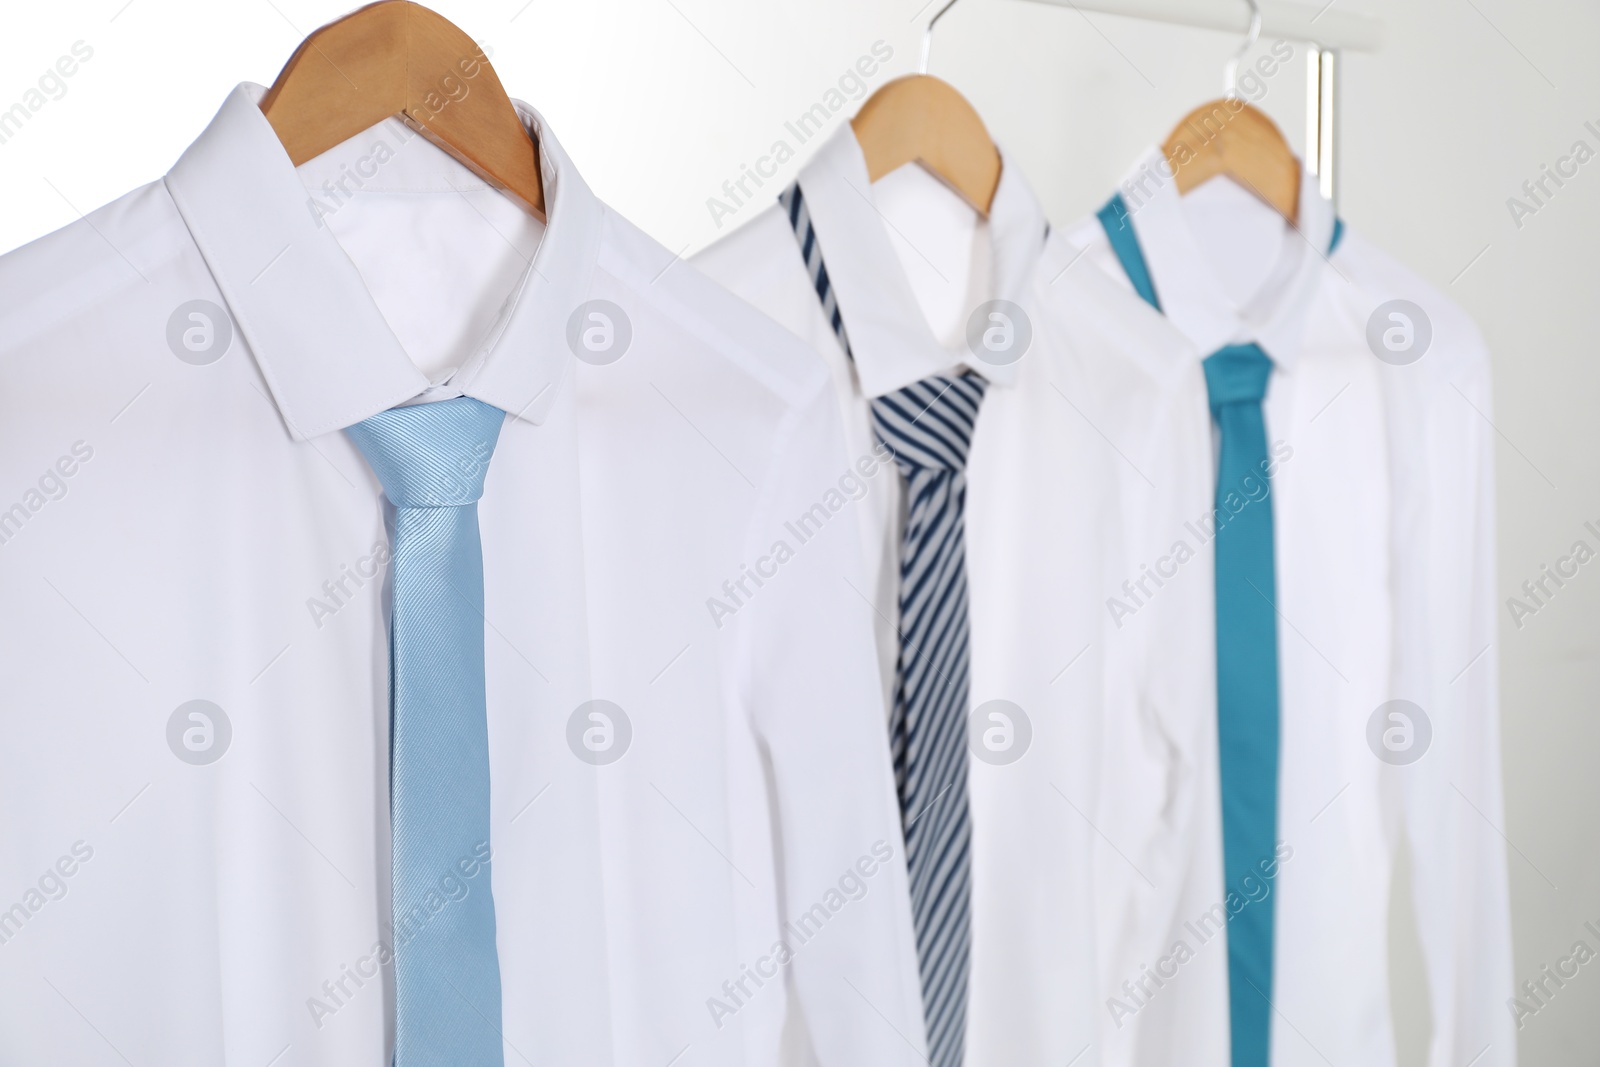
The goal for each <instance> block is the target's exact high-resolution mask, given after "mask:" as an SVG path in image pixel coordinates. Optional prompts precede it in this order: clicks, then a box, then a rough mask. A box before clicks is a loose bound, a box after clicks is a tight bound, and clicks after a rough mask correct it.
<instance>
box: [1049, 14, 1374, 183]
mask: <svg viewBox="0 0 1600 1067" xmlns="http://www.w3.org/2000/svg"><path fill="white" fill-rule="evenodd" d="M1034 2H1036V3H1044V4H1055V5H1056V6H1058V7H1070V8H1073V9H1075V10H1077V11H1079V12H1080V13H1081V12H1085V11H1093V12H1097V13H1099V14H1105V15H1122V16H1124V17H1126V18H1136V19H1147V20H1150V21H1153V22H1166V23H1170V24H1173V25H1179V26H1195V27H1199V28H1200V29H1207V30H1237V31H1240V32H1243V31H1245V30H1246V29H1248V28H1250V27H1251V23H1252V21H1253V19H1254V18H1255V15H1256V13H1259V17H1260V26H1259V30H1260V32H1261V33H1263V34H1270V35H1272V36H1274V37H1279V38H1284V39H1287V40H1295V41H1305V42H1307V43H1308V44H1310V45H1311V46H1312V47H1313V49H1314V51H1313V52H1312V54H1311V57H1310V62H1309V63H1308V64H1307V81H1306V147H1305V159H1304V163H1305V167H1306V169H1307V170H1309V171H1310V172H1311V173H1312V174H1315V175H1316V176H1317V183H1318V185H1319V186H1320V187H1321V190H1322V195H1323V196H1326V197H1327V198H1328V199H1329V200H1332V201H1334V202H1335V203H1337V202H1338V190H1339V170H1338V158H1339V157H1338V154H1339V123H1338V119H1339V110H1338V103H1339V94H1338V89H1339V83H1338V69H1339V56H1340V53H1341V52H1375V51H1377V50H1378V47H1379V45H1380V44H1381V43H1382V37H1383V24H1382V23H1381V22H1380V21H1379V20H1378V19H1376V18H1374V17H1372V16H1370V15H1364V14H1360V13H1358V12H1353V11H1345V10H1342V9H1337V8H1335V7H1334V6H1333V2H1332V0H1328V2H1326V3H1322V4H1320V5H1312V4H1300V3H1292V2H1289V0H1258V2H1256V3H1250V2H1248V0H1246V2H1244V3H1241V2H1240V0H1034ZM1252 9H1253V10H1252Z"/></svg>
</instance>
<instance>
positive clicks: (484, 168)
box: [261, 0, 545, 221]
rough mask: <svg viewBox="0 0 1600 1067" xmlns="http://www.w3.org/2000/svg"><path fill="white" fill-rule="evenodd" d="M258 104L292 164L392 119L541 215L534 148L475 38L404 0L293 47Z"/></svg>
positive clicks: (370, 8) (384, 0)
mask: <svg viewBox="0 0 1600 1067" xmlns="http://www.w3.org/2000/svg"><path fill="white" fill-rule="evenodd" d="M261 110H262V111H263V112H265V113H266V116H267V121H268V122H270V123H271V124H272V128H273V130H274V131H275V132H276V133H277V135H278V139H279V140H280V141H282V142H283V147H284V149H285V150H286V151H287V152H288V153H289V159H290V161H291V162H292V163H294V165H295V166H297V167H298V166H299V165H300V164H302V163H304V162H306V161H307V160H308V159H312V158H314V157H316V156H319V155H321V154H322V153H323V152H326V151H327V150H328V149H330V148H332V147H334V146H335V145H337V144H340V143H341V142H343V141H346V140H348V139H349V138H351V137H354V136H355V135H356V134H358V133H360V132H361V131H362V130H365V129H368V128H369V127H371V126H374V125H376V124H377V123H379V122H382V121H383V120H384V119H386V118H389V117H390V116H392V115H398V116H399V117H400V118H401V119H402V120H404V122H405V123H406V125H408V126H411V127H413V128H414V129H416V130H417V131H418V132H420V133H421V134H422V135H423V136H424V137H426V138H427V139H428V140H430V141H432V142H433V143H434V144H436V145H438V146H439V147H440V148H442V149H444V150H445V151H446V152H448V153H450V155H452V156H454V157H455V158H456V159H457V160H458V161H460V163H461V164H462V165H463V166H465V167H466V168H467V169H469V170H471V171H472V172H473V173H474V174H476V175H478V177H480V178H482V179H484V180H485V181H487V182H489V183H490V184H491V185H493V186H495V187H496V188H497V189H499V190H500V191H501V192H502V193H504V194H505V195H507V196H509V197H511V198H512V199H514V200H516V201H518V202H520V203H521V204H522V206H523V207H524V208H526V209H527V210H528V211H530V212H531V213H532V214H533V215H535V216H536V217H538V218H539V219H540V221H543V220H544V217H545V214H544V212H545V202H544V182H543V180H542V179H541V177H540V174H539V146H538V145H537V144H536V143H535V142H534V140H533V138H532V137H531V136H530V135H529V133H528V131H527V130H526V129H525V128H524V127H523V125H522V119H521V118H520V117H519V116H518V115H517V111H516V108H515V107H514V106H512V103H511V98H510V97H509V96H507V95H506V91H505V89H504V88H503V87H502V86H501V85H500V79H499V78H498V77H497V76H496V75H495V72H494V68H493V67H491V66H490V65H489V61H488V59H487V58H486V57H485V56H484V54H483V50H482V49H481V48H480V47H479V46H478V44H477V43H476V42H475V41H473V39H472V38H470V37H468V36H467V35H466V34H465V33H463V32H462V31H461V30H460V29H458V28H457V27H456V26H455V25H454V24H452V23H451V22H450V21H449V20H447V19H445V18H444V17H443V16H441V15H439V14H437V13H436V12H433V11H430V10H428V9H427V8H425V7H423V6H422V5H421V4H414V3H411V2H409V0H379V2H378V3H375V4H369V5H367V6H366V7H363V8H361V9H360V10H358V11H355V12H353V13H351V14H349V15H346V16H345V17H344V18H341V19H339V20H337V21H335V22H330V23H328V25H326V26H324V27H322V28H321V29H320V30H317V31H316V32H315V33H313V34H312V35H311V36H309V37H307V38H306V39H305V40H304V41H302V42H301V43H300V47H299V48H297V49H295V53H294V55H293V56H291V57H289V62H288V63H287V64H285V66H284V68H283V72H282V73H281V74H279V75H278V80H277V81H275V82H273V83H272V88H271V89H269V90H267V95H266V96H265V97H264V98H262V101H261Z"/></svg>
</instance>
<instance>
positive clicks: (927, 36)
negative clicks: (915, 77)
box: [918, 0, 956, 74]
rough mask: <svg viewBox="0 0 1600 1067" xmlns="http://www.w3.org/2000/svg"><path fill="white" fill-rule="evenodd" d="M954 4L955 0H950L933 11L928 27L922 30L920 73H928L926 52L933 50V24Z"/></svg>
mask: <svg viewBox="0 0 1600 1067" xmlns="http://www.w3.org/2000/svg"><path fill="white" fill-rule="evenodd" d="M955 6H956V0H950V2H949V3H948V4H946V5H944V6H943V7H941V8H940V9H939V10H938V11H935V12H934V14H933V18H931V19H929V20H928V28H927V29H925V30H923V31H922V66H921V67H919V68H918V71H919V72H920V73H922V74H926V73H928V54H929V53H930V52H931V51H933V24H934V23H936V22H938V21H939V20H940V19H942V18H944V13H945V12H946V11H949V10H950V9H951V8H953V7H955Z"/></svg>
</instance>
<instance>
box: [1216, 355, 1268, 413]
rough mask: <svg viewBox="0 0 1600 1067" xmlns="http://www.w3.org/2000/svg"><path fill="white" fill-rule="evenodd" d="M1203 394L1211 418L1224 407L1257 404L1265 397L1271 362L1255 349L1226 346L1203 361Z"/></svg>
mask: <svg viewBox="0 0 1600 1067" xmlns="http://www.w3.org/2000/svg"><path fill="white" fill-rule="evenodd" d="M1205 370H1206V393H1207V394H1208V395H1209V396H1210V397H1211V412H1212V414H1213V415H1215V414H1216V413H1217V412H1218V411H1219V410H1220V409H1221V408H1222V407H1223V406H1224V405H1226V404H1243V403H1251V404H1259V403H1260V402H1261V398H1262V397H1264V396H1266V395H1267V379H1268V378H1270V377H1271V376H1272V360H1271V359H1270V358H1269V357H1268V356H1267V354H1266V353H1265V352H1263V351H1261V348H1260V346H1259V345H1255V344H1248V345H1228V346H1227V347H1225V348H1219V349H1217V350H1216V351H1215V352H1213V353H1212V354H1211V355H1209V356H1207V357H1206V359H1205Z"/></svg>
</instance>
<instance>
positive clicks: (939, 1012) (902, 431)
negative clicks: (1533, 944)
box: [779, 185, 988, 1067]
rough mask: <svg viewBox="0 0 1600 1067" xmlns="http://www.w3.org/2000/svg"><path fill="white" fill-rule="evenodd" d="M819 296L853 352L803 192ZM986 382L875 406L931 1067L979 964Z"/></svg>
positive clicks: (934, 387) (896, 723) (902, 784)
mask: <svg viewBox="0 0 1600 1067" xmlns="http://www.w3.org/2000/svg"><path fill="white" fill-rule="evenodd" d="M779 203H781V204H782V205H783V207H784V209H785V210H786V211H787V212H788V214H789V221H790V224H791V225H792V226H793V227H794V232H795V238H796V240H798V241H799V243H800V254H801V256H802V257H803V258H804V260H805V262H806V266H807V269H808V270H809V272H810V274H811V279H812V283H813V285H814V286H815V288H816V292H817V299H818V300H819V301H821V304H822V311H823V314H824V316H826V317H827V319H828V321H829V323H830V324H831V325H832V326H833V329H834V332H835V333H836V334H837V335H838V338H839V344H840V346H841V347H843V349H844V351H845V355H846V356H849V357H851V358H854V357H853V354H852V353H851V351H850V340H849V337H848V335H847V334H846V332H845V328H844V320H843V318H842V317H841V316H840V314H839V306H838V303H837V301H836V300H835V299H834V296H833V291H832V286H831V285H830V283H829V281H828V269H827V266H826V265H825V264H824V263H823V261H822V249H821V247H820V245H819V244H818V242H817V234H816V229H815V228H814V227H813V226H812V224H811V217H810V213H809V212H808V211H807V210H806V206H805V198H804V196H803V195H802V193H801V191H800V187H799V186H798V185H793V186H790V187H789V188H788V189H787V190H785V192H784V193H783V195H782V196H780V197H779ZM987 385H988V383H987V381H986V380H985V379H984V378H982V377H980V376H978V375H976V374H970V373H968V374H963V375H960V376H958V377H931V378H926V379H924V380H922V381H920V382H915V383H913V384H911V385H908V386H906V387H905V388H904V389H901V390H898V391H897V392H894V393H890V394H888V395H886V396H880V397H875V398H874V399H873V400H872V401H871V412H872V424H873V429H874V430H875V431H876V433H877V436H878V439H879V440H881V441H882V442H883V443H884V445H885V446H886V447H887V448H888V449H889V450H890V451H891V452H892V453H893V454H894V457H895V465H896V467H898V469H899V471H900V475H901V477H902V479H903V481H904V486H905V499H906V511H907V514H906V525H905V531H904V532H903V534H902V535H901V539H900V594H899V603H900V651H899V658H898V660H897V662H896V664H895V692H894V706H893V708H892V709H891V710H890V722H889V736H890V748H891V751H892V753H893V756H894V772H895V785H896V788H897V790H898V792H899V796H900V813H901V822H902V825H903V828H904V832H905V847H906V867H907V872H908V875H909V877H910V882H911V912H912V920H913V922H914V924H915V928H916V937H917V959H918V966H919V968H920V971H921V978H922V1004H923V1015H924V1018H925V1020H926V1022H927V1032H928V1063H929V1065H930V1067H960V1065H961V1062H962V1056H963V1051H964V1048H965V1044H966V1021H967V978H968V973H969V971H970V964H971V895H972V876H971V866H972V864H971V838H972V823H971V818H970V814H969V809H968V805H967V711H968V694H969V688H970V658H971V657H970V629H969V624H968V619H967V572H966V534H965V526H966V524H965V515H964V513H965V507H966V495H967V476H966V465H967V452H968V449H969V448H970V446H971V444H972V432H973V427H974V425H975V424H976V422H977V418H978V407H979V405H980V404H981V403H982V401H983V395H984V390H985V389H986V388H987Z"/></svg>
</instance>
